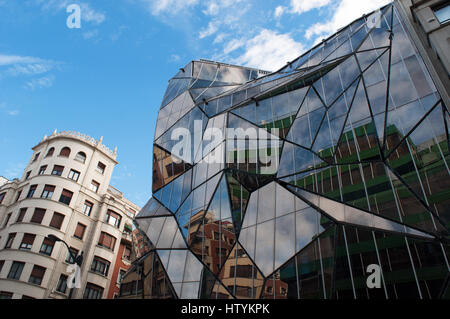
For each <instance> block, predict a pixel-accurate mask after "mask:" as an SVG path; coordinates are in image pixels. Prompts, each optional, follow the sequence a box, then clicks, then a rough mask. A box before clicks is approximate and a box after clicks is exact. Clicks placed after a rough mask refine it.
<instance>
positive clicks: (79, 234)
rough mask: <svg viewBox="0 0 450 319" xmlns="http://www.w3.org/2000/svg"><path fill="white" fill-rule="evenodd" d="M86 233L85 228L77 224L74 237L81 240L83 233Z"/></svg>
mask: <svg viewBox="0 0 450 319" xmlns="http://www.w3.org/2000/svg"><path fill="white" fill-rule="evenodd" d="M85 231H86V226H85V225H83V224H81V223H78V225H77V228H76V229H75V233H74V234H73V236H74V237H76V238H78V239H81V240H83V237H84V232H85Z"/></svg>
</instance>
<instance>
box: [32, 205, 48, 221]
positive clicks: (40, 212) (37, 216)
mask: <svg viewBox="0 0 450 319" xmlns="http://www.w3.org/2000/svg"><path fill="white" fill-rule="evenodd" d="M44 216H45V209H42V208H36V209H35V210H34V214H33V217H31V222H32V223H35V224H40V223H42V220H43V219H44Z"/></svg>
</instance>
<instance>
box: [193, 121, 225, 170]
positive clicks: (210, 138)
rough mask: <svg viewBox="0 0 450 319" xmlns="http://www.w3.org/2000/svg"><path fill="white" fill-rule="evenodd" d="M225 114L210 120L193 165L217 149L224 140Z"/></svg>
mask: <svg viewBox="0 0 450 319" xmlns="http://www.w3.org/2000/svg"><path fill="white" fill-rule="evenodd" d="M226 125H227V114H225V113H224V114H221V115H217V116H215V117H213V118H210V119H209V121H208V125H207V126H206V129H205V132H204V134H203V136H202V142H201V146H200V147H199V148H198V151H197V153H196V154H195V163H198V162H200V160H201V159H203V158H204V157H205V156H206V155H207V154H209V153H210V152H212V151H213V150H214V149H215V148H217V147H218V146H219V145H220V143H222V142H223V141H224V140H225V138H226Z"/></svg>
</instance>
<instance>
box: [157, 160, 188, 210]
mask: <svg viewBox="0 0 450 319" xmlns="http://www.w3.org/2000/svg"><path fill="white" fill-rule="evenodd" d="M192 172H193V170H192V169H190V170H189V171H187V172H186V173H184V174H183V175H181V176H179V177H177V178H176V179H175V180H173V181H172V182H170V183H169V184H168V185H166V186H164V187H163V188H161V189H160V190H158V191H157V192H156V193H154V194H153V196H154V197H155V198H156V199H158V200H159V201H160V202H161V203H162V204H163V205H165V206H166V207H168V208H169V210H170V211H171V212H173V213H175V212H176V211H177V209H178V208H179V206H180V204H181V203H182V202H183V201H184V199H185V198H186V197H187V196H188V194H189V192H190V191H191V180H192Z"/></svg>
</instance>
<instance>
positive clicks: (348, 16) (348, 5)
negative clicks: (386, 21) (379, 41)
mask: <svg viewBox="0 0 450 319" xmlns="http://www.w3.org/2000/svg"><path fill="white" fill-rule="evenodd" d="M389 2H391V1H390V0H370V1H361V0H341V1H340V2H339V4H338V5H337V7H334V6H333V7H331V8H330V10H332V12H334V14H333V16H332V18H331V19H330V21H329V22H325V23H316V24H314V25H312V26H311V27H309V28H308V29H307V30H306V33H305V37H306V38H307V39H311V38H312V37H313V36H320V37H327V36H328V35H330V34H332V33H334V32H336V31H337V30H338V29H339V28H341V27H344V26H346V25H347V24H349V23H351V22H352V21H353V20H356V19H357V18H359V17H361V16H362V15H363V14H364V13H370V12H372V11H374V10H376V9H378V8H380V7H382V6H383V5H386V4H388V3H389ZM318 40H319V39H316V42H317V41H318Z"/></svg>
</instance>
